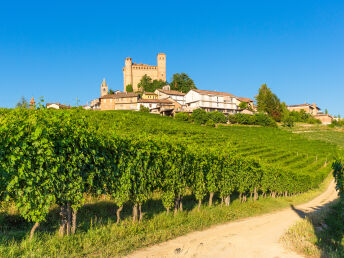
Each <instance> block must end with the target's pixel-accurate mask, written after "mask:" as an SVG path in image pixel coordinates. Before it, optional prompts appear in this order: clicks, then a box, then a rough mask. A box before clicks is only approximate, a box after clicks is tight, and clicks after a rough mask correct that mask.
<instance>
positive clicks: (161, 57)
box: [157, 53, 166, 81]
mask: <svg viewBox="0 0 344 258" xmlns="http://www.w3.org/2000/svg"><path fill="white" fill-rule="evenodd" d="M157 63H158V80H162V81H166V55H165V54H163V53H159V54H158V62H157Z"/></svg>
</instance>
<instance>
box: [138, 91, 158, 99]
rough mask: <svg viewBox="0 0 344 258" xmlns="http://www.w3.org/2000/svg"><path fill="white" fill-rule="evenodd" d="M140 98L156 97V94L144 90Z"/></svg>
mask: <svg viewBox="0 0 344 258" xmlns="http://www.w3.org/2000/svg"><path fill="white" fill-rule="evenodd" d="M141 98H142V99H158V95H157V94H155V93H154V92H144V93H143V94H142V97H141Z"/></svg>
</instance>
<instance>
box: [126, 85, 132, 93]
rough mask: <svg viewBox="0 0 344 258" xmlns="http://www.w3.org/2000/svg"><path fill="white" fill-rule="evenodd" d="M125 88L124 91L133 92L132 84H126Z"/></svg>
mask: <svg viewBox="0 0 344 258" xmlns="http://www.w3.org/2000/svg"><path fill="white" fill-rule="evenodd" d="M125 90H126V92H133V91H134V89H133V85H131V84H128V85H127V86H125Z"/></svg>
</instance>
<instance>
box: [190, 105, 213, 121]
mask: <svg viewBox="0 0 344 258" xmlns="http://www.w3.org/2000/svg"><path fill="white" fill-rule="evenodd" d="M208 118H209V115H208V113H207V112H205V110H203V109H201V108H198V109H195V110H194V111H193V112H192V115H191V119H192V121H193V122H195V123H196V124H201V125H204V124H205V123H206V122H207V121H208Z"/></svg>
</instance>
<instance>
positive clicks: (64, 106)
mask: <svg viewBox="0 0 344 258" xmlns="http://www.w3.org/2000/svg"><path fill="white" fill-rule="evenodd" d="M50 105H57V106H58V107H59V108H70V105H68V106H67V105H63V104H60V103H58V102H57V103H47V104H46V107H48V106H50Z"/></svg>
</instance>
